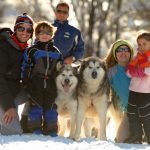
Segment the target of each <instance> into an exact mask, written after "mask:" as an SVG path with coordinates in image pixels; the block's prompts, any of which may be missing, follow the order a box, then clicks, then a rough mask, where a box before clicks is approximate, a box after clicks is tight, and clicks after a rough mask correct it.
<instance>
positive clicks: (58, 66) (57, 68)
mask: <svg viewBox="0 0 150 150" xmlns="http://www.w3.org/2000/svg"><path fill="white" fill-rule="evenodd" d="M62 67H63V64H61V63H60V62H58V63H57V65H56V70H57V71H58V72H59V71H60V70H61V68H62Z"/></svg>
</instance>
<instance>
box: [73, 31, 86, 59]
mask: <svg viewBox="0 0 150 150" xmlns="http://www.w3.org/2000/svg"><path fill="white" fill-rule="evenodd" d="M72 55H73V56H74V57H75V59H76V60H78V59H80V58H82V57H83V55H84V41H83V38H82V35H81V32H80V31H79V30H78V32H77V34H76V36H75V38H74V48H73V53H72Z"/></svg>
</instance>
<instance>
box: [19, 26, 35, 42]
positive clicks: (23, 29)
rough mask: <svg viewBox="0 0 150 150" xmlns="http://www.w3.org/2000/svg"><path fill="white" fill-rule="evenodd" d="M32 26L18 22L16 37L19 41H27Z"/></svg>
mask: <svg viewBox="0 0 150 150" xmlns="http://www.w3.org/2000/svg"><path fill="white" fill-rule="evenodd" d="M32 30H33V29H32V27H31V25H29V24H26V23H23V24H20V25H19V26H18V27H17V29H16V37H17V39H18V40H19V41H20V42H21V43H25V42H27V41H28V40H29V39H30V37H31V34H32Z"/></svg>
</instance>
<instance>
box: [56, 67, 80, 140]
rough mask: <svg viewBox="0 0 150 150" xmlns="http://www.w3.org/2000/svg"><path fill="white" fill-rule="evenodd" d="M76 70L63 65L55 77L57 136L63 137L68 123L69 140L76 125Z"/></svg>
mask: <svg viewBox="0 0 150 150" xmlns="http://www.w3.org/2000/svg"><path fill="white" fill-rule="evenodd" d="M77 85H78V78H77V68H75V67H72V66H71V65H63V66H62V67H61V68H60V69H59V74H58V76H57V77H56V87H57V98H56V100H55V103H56V104H57V111H58V120H59V121H58V123H59V135H61V136H64V134H65V131H66V130H67V123H68V120H69V122H70V135H69V137H70V138H73V136H74V132H75V125H76V112H77Z"/></svg>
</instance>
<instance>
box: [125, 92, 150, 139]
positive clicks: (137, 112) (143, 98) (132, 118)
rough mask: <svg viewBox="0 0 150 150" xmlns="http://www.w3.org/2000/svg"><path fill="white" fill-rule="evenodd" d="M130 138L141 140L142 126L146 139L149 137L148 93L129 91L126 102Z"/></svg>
mask: <svg viewBox="0 0 150 150" xmlns="http://www.w3.org/2000/svg"><path fill="white" fill-rule="evenodd" d="M128 118H129V127H130V137H133V136H136V137H138V138H141V139H142V134H143V130H142V125H143V129H144V132H145V135H146V137H147V138H149V137H150V93H137V92H133V91H130V94H129V101H128Z"/></svg>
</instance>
